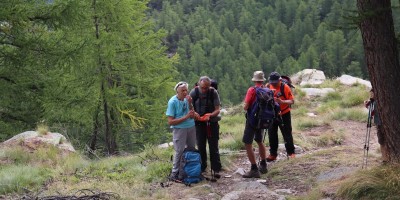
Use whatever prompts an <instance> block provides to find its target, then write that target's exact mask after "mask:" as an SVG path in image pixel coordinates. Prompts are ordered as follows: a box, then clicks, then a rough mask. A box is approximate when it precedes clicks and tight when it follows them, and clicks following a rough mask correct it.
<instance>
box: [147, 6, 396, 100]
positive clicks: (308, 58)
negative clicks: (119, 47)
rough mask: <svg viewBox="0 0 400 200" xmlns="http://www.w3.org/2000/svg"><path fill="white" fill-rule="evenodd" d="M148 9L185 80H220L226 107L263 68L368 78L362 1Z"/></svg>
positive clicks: (286, 72)
mask: <svg viewBox="0 0 400 200" xmlns="http://www.w3.org/2000/svg"><path fill="white" fill-rule="evenodd" d="M394 4H395V5H397V4H398V2H397V3H396V2H394ZM150 7H151V8H152V9H153V12H152V16H154V18H155V20H156V23H157V28H160V29H165V30H167V32H168V37H167V38H166V40H165V44H166V45H167V46H168V51H169V53H170V54H171V55H173V54H175V53H177V54H178V55H179V57H180V62H179V64H177V65H176V66H177V69H178V71H179V72H180V79H183V80H188V81H190V82H191V83H194V82H195V80H196V79H197V78H198V77H199V75H205V74H206V75H209V76H211V77H212V78H214V79H216V80H218V81H219V82H220V84H221V87H220V88H221V89H220V93H221V96H222V101H223V102H224V103H225V105H226V104H229V103H233V104H237V103H239V102H240V101H241V100H242V98H243V95H244V93H245V91H246V89H247V87H248V86H249V84H251V82H250V81H249V80H250V77H251V75H252V72H253V71H254V70H258V69H262V70H263V71H264V72H265V73H266V74H268V73H270V72H272V71H275V70H276V71H278V72H280V73H281V74H289V75H291V74H294V73H296V72H298V71H300V70H301V69H306V68H313V69H320V70H322V71H324V72H325V75H327V76H328V77H336V76H341V75H342V74H344V73H346V74H350V75H354V76H358V77H361V78H367V76H368V73H367V71H366V67H365V61H364V54H363V47H362V39H361V34H360V32H359V30H358V29H357V26H356V25H355V24H356V20H357V19H356V18H355V15H356V1H346V0H279V1H272V0H168V1H161V0H152V1H151V2H150ZM397 16H398V15H397Z"/></svg>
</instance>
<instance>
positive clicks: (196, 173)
mask: <svg viewBox="0 0 400 200" xmlns="http://www.w3.org/2000/svg"><path fill="white" fill-rule="evenodd" d="M178 178H179V179H180V180H182V181H183V183H184V184H186V185H190V184H192V183H198V182H200V181H202V176H201V156H200V153H199V152H198V151H197V150H196V149H189V148H186V149H185V150H184V151H183V154H182V157H181V160H180V163H179V174H178Z"/></svg>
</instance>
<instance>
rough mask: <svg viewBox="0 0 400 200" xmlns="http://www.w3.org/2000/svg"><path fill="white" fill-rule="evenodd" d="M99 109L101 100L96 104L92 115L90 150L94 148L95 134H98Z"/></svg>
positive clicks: (95, 142)
mask: <svg viewBox="0 0 400 200" xmlns="http://www.w3.org/2000/svg"><path fill="white" fill-rule="evenodd" d="M100 109H101V102H99V103H98V104H97V107H96V112H95V113H94V116H93V133H92V138H91V139H90V145H89V147H90V149H91V150H92V151H95V150H96V144H97V136H98V134H99V113H100Z"/></svg>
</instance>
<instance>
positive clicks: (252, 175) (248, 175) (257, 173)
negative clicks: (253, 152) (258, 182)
mask: <svg viewBox="0 0 400 200" xmlns="http://www.w3.org/2000/svg"><path fill="white" fill-rule="evenodd" d="M242 177H243V178H260V177H261V174H260V171H258V169H252V170H250V171H249V172H247V173H246V174H243V176H242Z"/></svg>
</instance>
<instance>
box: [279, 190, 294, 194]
mask: <svg viewBox="0 0 400 200" xmlns="http://www.w3.org/2000/svg"><path fill="white" fill-rule="evenodd" d="M275 192H276V193H278V194H282V195H289V194H293V192H292V190H291V189H277V190H275Z"/></svg>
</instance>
